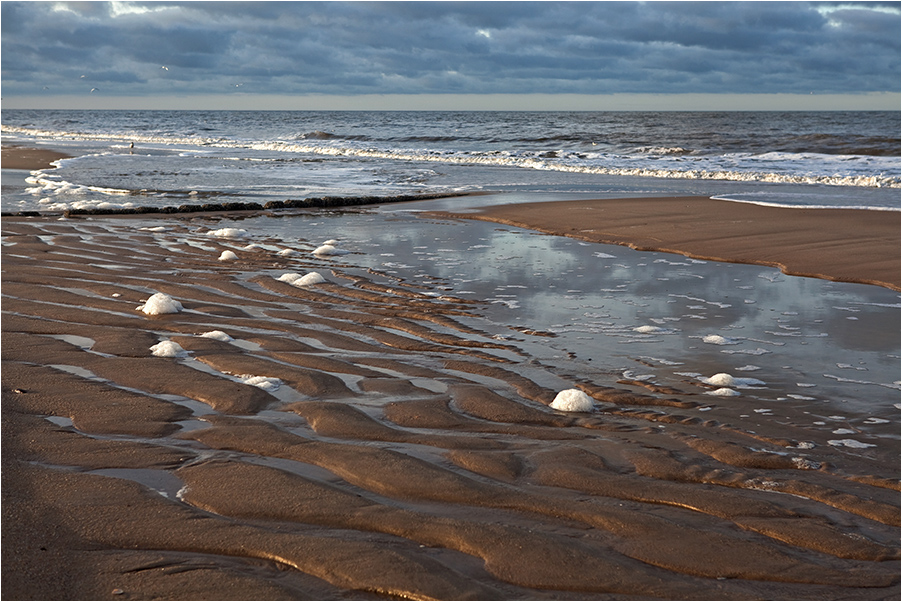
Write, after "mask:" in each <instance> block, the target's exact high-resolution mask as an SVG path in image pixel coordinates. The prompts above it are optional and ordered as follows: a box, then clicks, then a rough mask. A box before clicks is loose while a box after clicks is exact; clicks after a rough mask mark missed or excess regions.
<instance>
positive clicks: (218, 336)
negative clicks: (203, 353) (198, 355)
mask: <svg viewBox="0 0 902 602" xmlns="http://www.w3.org/2000/svg"><path fill="white" fill-rule="evenodd" d="M200 336H201V337H203V338H205V339H215V340H217V341H224V342H229V341H231V340H232V337H230V336H229V335H227V334H226V333H224V332H223V331H221V330H211V331H210V332H205V333H203V334H202V335H200Z"/></svg>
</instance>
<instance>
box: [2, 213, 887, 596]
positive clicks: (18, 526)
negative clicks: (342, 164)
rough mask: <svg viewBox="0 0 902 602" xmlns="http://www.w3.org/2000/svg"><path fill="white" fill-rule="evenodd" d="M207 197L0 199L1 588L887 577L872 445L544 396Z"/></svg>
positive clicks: (450, 587) (613, 584)
mask: <svg viewBox="0 0 902 602" xmlns="http://www.w3.org/2000/svg"><path fill="white" fill-rule="evenodd" d="M216 219H218V218H203V217H190V218H189V217H171V216H170V217H165V218H164V217H159V218H154V219H145V220H141V221H138V220H133V219H123V218H118V219H70V220H65V221H58V219H57V218H55V217H46V218H4V220H3V223H2V226H3V236H4V246H3V248H2V251H3V257H2V269H3V282H2V288H3V307H2V308H3V316H2V336H3V345H2V351H3V354H2V376H3V383H2V384H3V405H2V407H3V439H2V441H3V454H2V459H3V470H2V477H3V487H2V492H3V504H2V508H3V531H4V533H3V540H4V546H3V585H4V589H5V591H6V592H7V594H5V596H6V597H9V598H10V599H25V598H41V599H65V598H80V599H110V598H113V599H125V598H130V599H131V598H133V599H154V598H156V599H192V598H197V599H227V598H236V599H287V598H293V599H299V598H301V599H303V598H307V599H319V600H328V599H384V598H406V599H461V600H462V599H478V600H487V599H524V600H525V599H541V600H548V599H593V600H597V599H636V598H641V599H709V600H710V599H850V598H855V599H893V600H895V599H898V596H899V575H898V561H899V558H900V553H899V546H898V543H899V532H898V527H899V479H898V476H899V475H898V446H897V441H895V443H894V444H891V445H888V446H886V447H885V448H884V447H879V446H875V445H871V446H869V447H865V448H862V449H855V450H845V449H841V448H837V447H831V446H827V445H818V446H817V447H813V448H811V447H808V446H806V445H804V440H803V439H802V438H801V437H807V436H808V435H809V433H808V432H807V431H806V430H804V429H799V428H797V427H795V426H794V425H793V424H791V423H785V424H784V423H783V422H781V421H776V422H774V423H773V424H772V426H771V428H769V430H768V431H767V432H762V429H761V428H760V427H759V426H755V425H754V424H751V423H749V424H743V423H726V422H724V421H722V420H719V419H717V416H716V413H714V414H712V413H711V412H709V411H706V409H707V410H710V406H711V404H712V399H711V397H709V396H708V395H706V393H705V392H706V391H707V389H704V388H699V387H694V388H693V387H691V386H689V385H686V386H682V388H680V389H675V388H672V389H668V390H657V391H655V390H650V389H648V388H647V387H644V386H643V385H642V383H629V382H626V383H623V382H617V380H616V377H613V378H605V379H596V380H590V379H585V378H583V379H579V378H578V377H576V381H575V382H574V383H573V384H574V386H576V387H578V388H579V389H580V390H582V391H583V392H584V393H586V394H587V395H589V396H591V398H592V399H594V401H595V403H596V409H595V411H593V412H577V413H568V412H562V411H557V410H555V409H553V408H551V407H550V404H551V403H552V402H553V399H554V398H555V395H556V392H557V391H556V390H555V389H552V388H549V386H548V385H546V384H543V383H545V382H547V381H548V375H547V374H544V373H543V370H544V368H543V367H542V365H541V362H539V363H535V362H532V361H530V360H531V358H530V357H528V356H527V355H525V354H524V353H523V352H522V351H521V350H520V348H519V347H518V345H519V344H520V343H518V342H517V340H515V339H514V340H511V339H501V340H499V339H496V338H494V337H492V336H489V333H487V332H482V331H480V330H479V329H477V328H476V327H474V326H473V324H478V320H475V318H478V316H479V312H480V308H481V305H480V303H478V302H474V301H473V300H463V299H457V298H454V297H450V296H447V295H434V294H433V295H431V294H428V293H430V292H433V291H429V290H424V289H422V288H420V287H418V286H413V285H410V286H408V285H407V284H405V283H403V282H392V281H389V282H387V283H386V282H385V281H383V280H381V279H379V278H378V276H377V275H375V274H371V273H369V272H367V271H366V270H358V269H355V268H354V266H353V263H352V262H351V259H353V258H352V257H349V258H341V257H339V258H323V257H316V256H314V255H312V254H311V253H310V251H311V250H312V249H313V248H315V247H316V246H317V245H318V244H320V242H321V241H319V240H298V236H297V234H296V233H295V235H294V236H293V237H292V238H291V240H290V241H288V240H281V241H272V240H259V242H268V243H269V244H271V245H273V244H277V243H278V244H279V245H293V246H294V247H295V248H296V249H297V251H298V254H297V255H296V256H294V257H289V256H283V255H279V254H277V253H275V252H274V251H273V249H272V248H270V249H267V248H265V247H263V246H255V247H246V243H247V242H248V240H247V239H241V240H233V239H221V238H217V237H215V236H211V235H210V234H209V232H212V231H214V229H215V228H217V227H218V226H217V222H216ZM245 225H246V227H247V228H248V229H249V230H253V224H252V221H249V222H246V224H245ZM150 228H154V229H150ZM252 240H254V239H252ZM255 242H256V240H255ZM224 250H232V251H234V252H235V253H236V255H237V259H235V260H231V261H221V260H219V259H218V258H219V256H220V253H221V252H222V251H224ZM123 251H125V252H123ZM304 251H306V252H304ZM345 259H347V261H345ZM398 260H408V261H409V258H398ZM308 271H317V272H318V273H320V274H322V275H323V276H324V278H325V280H326V282H325V283H321V284H318V285H315V286H306V287H298V286H293V285H291V284H289V283H287V282H285V281H281V280H279V279H277V278H276V277H275V275H277V274H280V273H282V272H286V273H287V272H297V273H300V274H303V273H306V272H308ZM154 292H161V293H165V294H168V295H170V296H171V297H173V298H175V299H177V300H179V301H180V303H181V305H182V311H178V312H176V313H171V314H160V315H147V314H145V313H143V312H142V311H139V310H138V309H137V308H138V307H141V306H142V305H143V303H144V301H145V300H146V299H147V298H148V297H149V296H150V295H151V294H152V293H154ZM217 331H218V332H222V333H226V334H228V335H229V337H230V338H231V339H232V340H228V339H223V337H220V336H219V335H217V336H216V337H207V336H200V335H201V334H209V333H213V332H217ZM523 336H532V335H528V334H524V335H523ZM536 338H537V340H538V341H539V342H541V341H543V340H544V339H542V338H541V337H536ZM166 340H168V341H171V342H173V343H177V344H178V345H179V347H180V348H181V349H183V350H184V353H183V354H182V355H180V356H179V357H154V356H152V355H151V352H150V348H151V347H152V346H154V345H155V344H157V343H159V342H160V341H166ZM248 375H253V376H258V377H266V378H269V379H278V381H279V383H281V386H280V388H279V389H278V390H270V389H266V388H262V387H260V386H254V385H251V384H248V382H245V380H243V379H244V377H245V376H248ZM886 422H889V421H886ZM880 426H881V425H877V426H876V427H875V428H880ZM891 426H892V425H886V428H890V427H891ZM859 438H861V436H859ZM786 494H790V495H786Z"/></svg>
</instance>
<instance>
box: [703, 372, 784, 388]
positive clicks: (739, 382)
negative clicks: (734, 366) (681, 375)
mask: <svg viewBox="0 0 902 602" xmlns="http://www.w3.org/2000/svg"><path fill="white" fill-rule="evenodd" d="M699 380H700V381H702V382H703V383H705V384H706V385H715V386H718V387H755V386H758V387H760V386H763V385H765V384H767V383H765V382H764V381H763V380H758V379H757V378H737V377H735V376H732V375H730V374H727V373H726V372H719V373H718V374H715V375H714V376H710V377H708V378H700V379H699Z"/></svg>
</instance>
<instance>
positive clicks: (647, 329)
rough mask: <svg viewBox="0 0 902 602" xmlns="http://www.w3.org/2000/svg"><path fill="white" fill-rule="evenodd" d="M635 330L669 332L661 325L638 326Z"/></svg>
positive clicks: (645, 332)
mask: <svg viewBox="0 0 902 602" xmlns="http://www.w3.org/2000/svg"><path fill="white" fill-rule="evenodd" d="M633 332H638V333H641V334H651V333H653V332H667V329H666V328H661V327H660V326H637V327H636V328H633Z"/></svg>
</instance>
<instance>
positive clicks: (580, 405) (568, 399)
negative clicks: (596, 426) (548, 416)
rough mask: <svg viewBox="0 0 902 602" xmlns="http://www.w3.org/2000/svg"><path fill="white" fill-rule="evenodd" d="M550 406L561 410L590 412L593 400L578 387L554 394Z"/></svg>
mask: <svg viewBox="0 0 902 602" xmlns="http://www.w3.org/2000/svg"><path fill="white" fill-rule="evenodd" d="M551 407H552V408H554V409H555V410H560V411H562V412H591V411H592V410H593V409H594V408H595V402H594V401H592V398H591V397H589V396H588V395H586V394H585V393H583V392H582V391H580V390H579V389H565V390H564V391H561V392H560V393H558V394H557V396H555V398H554V401H552V402H551Z"/></svg>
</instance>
